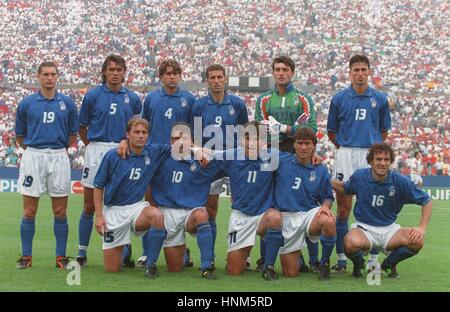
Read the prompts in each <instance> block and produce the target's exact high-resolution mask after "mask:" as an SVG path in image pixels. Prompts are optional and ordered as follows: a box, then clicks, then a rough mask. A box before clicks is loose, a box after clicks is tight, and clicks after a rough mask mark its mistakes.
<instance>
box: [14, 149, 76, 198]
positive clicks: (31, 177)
mask: <svg viewBox="0 0 450 312" xmlns="http://www.w3.org/2000/svg"><path fill="white" fill-rule="evenodd" d="M18 192H19V193H21V194H23V195H27V196H33V197H41V196H42V195H43V194H44V193H45V192H47V193H48V194H49V195H50V197H64V196H69V193H70V160H69V156H68V155H67V151H66V149H65V148H61V149H49V148H46V149H37V148H32V147H27V149H26V150H25V152H24V153H23V155H22V162H21V166H20V171H19V180H18Z"/></svg>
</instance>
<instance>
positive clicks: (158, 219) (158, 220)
mask: <svg viewBox="0 0 450 312" xmlns="http://www.w3.org/2000/svg"><path fill="white" fill-rule="evenodd" d="M150 224H151V226H152V227H155V228H163V227H164V214H163V213H162V211H161V210H159V209H158V208H155V209H152V211H151V213H150Z"/></svg>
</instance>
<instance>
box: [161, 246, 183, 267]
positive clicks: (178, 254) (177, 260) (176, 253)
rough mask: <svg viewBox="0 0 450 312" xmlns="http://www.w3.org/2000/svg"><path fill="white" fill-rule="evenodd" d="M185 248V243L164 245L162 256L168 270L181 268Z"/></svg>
mask: <svg viewBox="0 0 450 312" xmlns="http://www.w3.org/2000/svg"><path fill="white" fill-rule="evenodd" d="M185 250H186V245H179V246H173V247H164V256H165V258H166V263H167V269H168V270H169V272H180V271H181V270H183V268H184V252H185Z"/></svg>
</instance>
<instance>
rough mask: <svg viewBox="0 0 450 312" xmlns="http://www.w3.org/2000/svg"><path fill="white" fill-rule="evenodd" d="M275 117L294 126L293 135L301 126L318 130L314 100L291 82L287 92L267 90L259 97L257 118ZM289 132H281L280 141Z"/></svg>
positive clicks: (256, 109) (256, 108) (256, 110)
mask: <svg viewBox="0 0 450 312" xmlns="http://www.w3.org/2000/svg"><path fill="white" fill-rule="evenodd" d="M269 116H272V117H274V118H275V119H276V120H278V121H279V122H280V123H282V124H285V125H288V126H291V127H292V135H291V136H293V135H294V134H295V132H296V131H297V129H298V128H299V127H309V128H311V129H312V130H313V131H314V133H316V132H317V120H316V113H315V111H314V102H313V100H312V98H311V97H310V96H309V95H307V94H306V93H304V92H302V91H300V90H298V89H297V88H295V87H294V85H293V84H292V83H290V84H289V85H288V86H287V88H286V93H285V95H284V96H281V95H280V93H279V92H278V90H277V89H276V88H275V89H273V90H270V91H267V92H265V93H263V94H262V95H260V96H259V97H258V100H257V101H256V107H255V120H256V121H261V120H263V119H265V120H267V119H268V118H269ZM287 137H288V136H287V134H284V133H283V134H280V138H279V141H280V142H282V141H283V140H284V139H285V138H287Z"/></svg>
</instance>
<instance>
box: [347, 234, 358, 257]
mask: <svg viewBox="0 0 450 312" xmlns="http://www.w3.org/2000/svg"><path fill="white" fill-rule="evenodd" d="M361 248H362V244H361V239H360V238H359V237H358V236H356V235H353V234H352V233H348V234H347V235H345V237H344V249H345V251H346V253H353V251H354V250H359V249H361Z"/></svg>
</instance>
